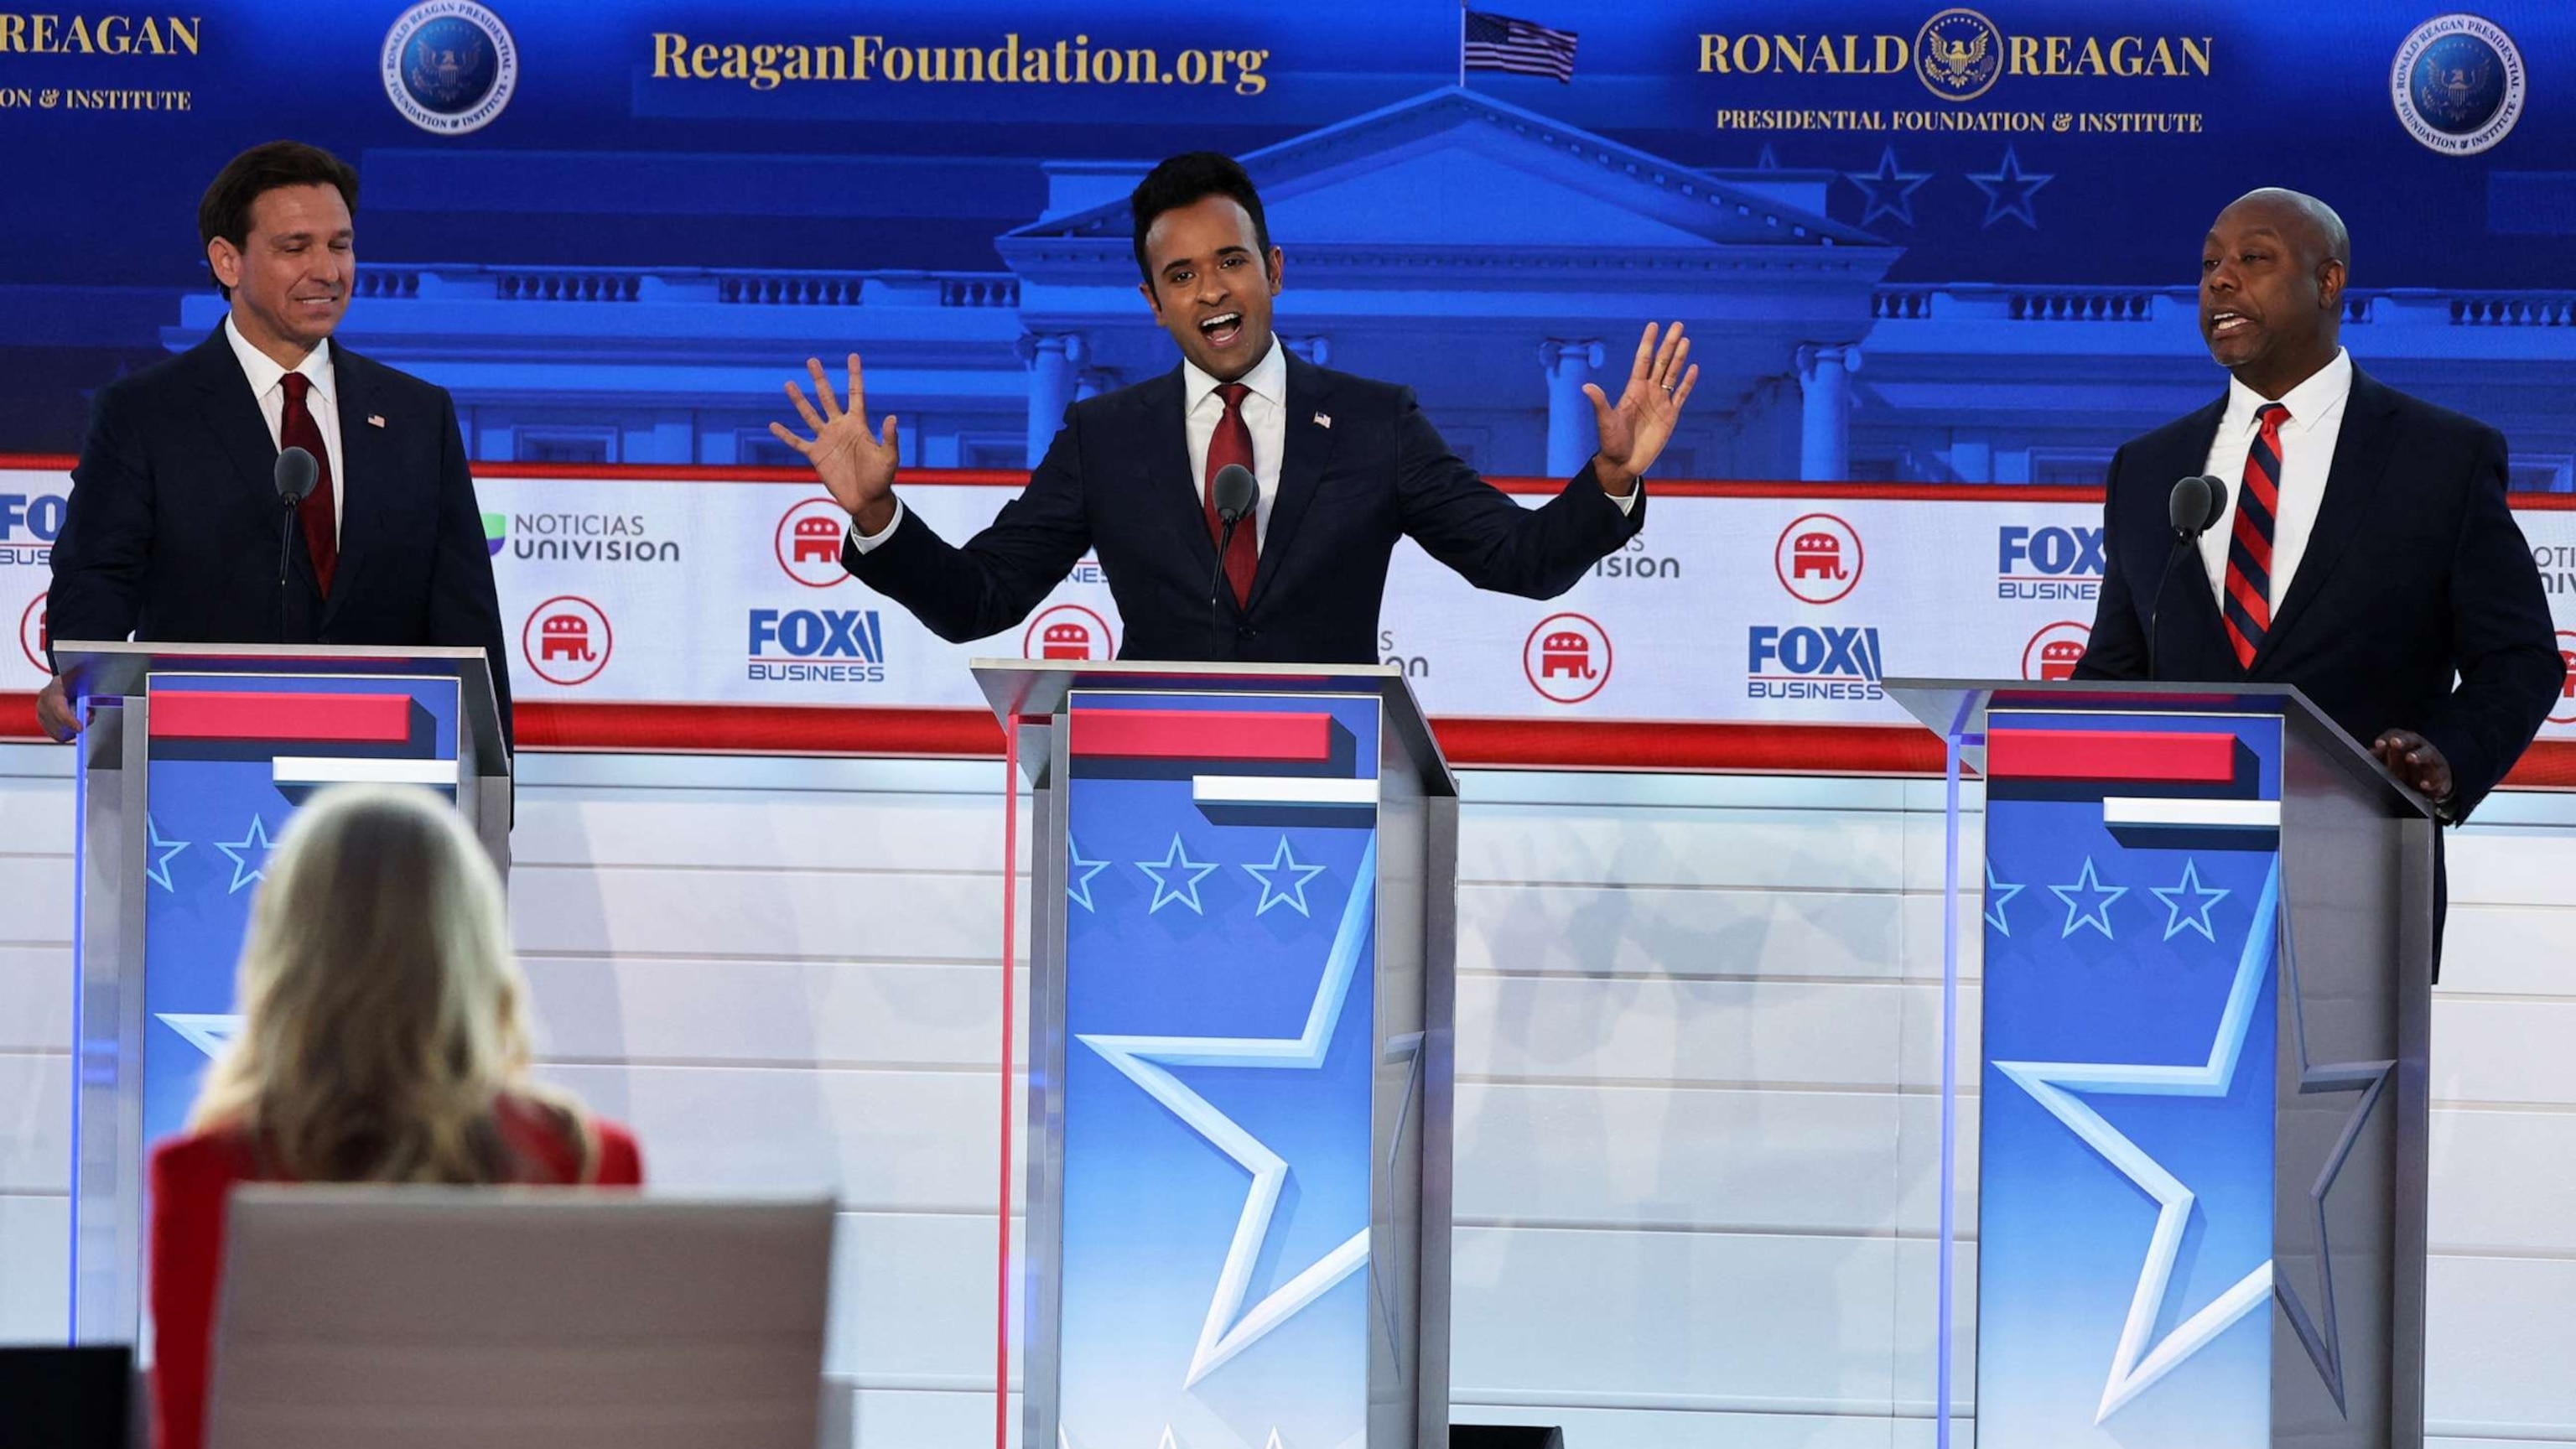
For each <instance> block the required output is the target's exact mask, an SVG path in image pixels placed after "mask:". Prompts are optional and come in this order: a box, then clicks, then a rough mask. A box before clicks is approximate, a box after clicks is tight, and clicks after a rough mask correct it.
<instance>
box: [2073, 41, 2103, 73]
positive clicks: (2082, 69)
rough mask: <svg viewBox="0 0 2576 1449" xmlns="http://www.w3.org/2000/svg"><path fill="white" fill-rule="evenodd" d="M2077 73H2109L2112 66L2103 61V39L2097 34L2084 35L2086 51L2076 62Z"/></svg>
mask: <svg viewBox="0 0 2576 1449" xmlns="http://www.w3.org/2000/svg"><path fill="white" fill-rule="evenodd" d="M2075 73H2076V74H2077V75H2109V74H2110V73H2111V67H2110V66H2109V65H2107V64H2105V63H2104V62H2103V59H2102V41H2101V39H2100V38H2099V37H2097V36H2091V35H2088V36H2086V37H2084V53H2083V54H2082V56H2080V57H2079V58H2078V59H2077V60H2076V62H2075Z"/></svg>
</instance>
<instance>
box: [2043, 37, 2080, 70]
mask: <svg viewBox="0 0 2576 1449" xmlns="http://www.w3.org/2000/svg"><path fill="white" fill-rule="evenodd" d="M2073 44H2074V42H2073V41H2072V40H2071V39H2070V38H2069V37H2067V36H2063V35H2052V36H2050V37H2048V69H2047V70H2046V71H2044V72H2042V74H2045V75H2064V74H2066V52H2067V51H2068V49H2070V48H2071V47H2072V46H2073Z"/></svg>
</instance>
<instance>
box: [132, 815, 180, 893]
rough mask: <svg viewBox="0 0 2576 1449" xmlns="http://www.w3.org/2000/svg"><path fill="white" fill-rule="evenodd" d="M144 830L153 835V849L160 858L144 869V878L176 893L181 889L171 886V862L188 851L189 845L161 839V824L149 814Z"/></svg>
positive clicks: (145, 817)
mask: <svg viewBox="0 0 2576 1449" xmlns="http://www.w3.org/2000/svg"><path fill="white" fill-rule="evenodd" d="M143 828H144V830H145V831H147V832H148V833H149V834H150V835H151V837H152V849H153V850H154V851H155V852H157V853H158V855H159V857H160V858H159V859H157V860H155V861H153V862H152V864H150V865H149V866H146V867H144V870H143V878H144V879H145V880H148V881H150V882H152V883H153V884H154V885H157V886H159V887H160V888H161V889H163V890H165V891H174V892H175V891H176V890H178V889H179V888H178V887H177V886H174V885H172V884H170V860H171V857H173V856H176V855H177V854H178V853H179V852H180V851H183V850H185V849H187V848H188V844H189V843H188V842H187V841H184V840H163V839H162V838H161V822H160V821H158V820H155V819H153V818H152V817H151V816H150V815H149V814H146V815H145V816H144V817H143Z"/></svg>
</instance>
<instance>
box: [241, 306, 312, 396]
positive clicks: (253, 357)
mask: <svg viewBox="0 0 2576 1449" xmlns="http://www.w3.org/2000/svg"><path fill="white" fill-rule="evenodd" d="M224 340H225V341H226V342H229V343H231V344H232V347H233V357H234V359H235V360H237V361H239V362H240V363H241V370H242V375H243V376H244V377H247V378H249V379H250V395H251V396H252V397H266V396H268V395H269V393H270V391H271V390H273V389H275V388H276V386H277V385H278V382H279V381H280V380H281V379H283V378H284V377H285V376H286V373H287V369H285V368H283V367H280V366H278V365H277V359H275V358H273V357H270V356H269V355H268V354H267V353H265V352H262V351H260V350H259V349H258V348H256V347H253V346H251V345H250V342H249V341H248V339H246V338H244V337H243V336H242V335H241V329H240V328H238V327H235V326H234V325H233V319H232V314H231V313H229V312H227V313H225V314H224ZM295 371H297V372H300V373H303V374H304V376H305V378H306V379H307V380H309V381H310V382H311V383H312V384H313V395H314V396H316V397H319V398H321V399H322V401H324V402H325V403H332V402H336V401H337V399H336V398H335V397H334V396H333V395H332V391H331V387H332V383H333V381H334V374H333V371H332V367H331V344H330V343H329V342H328V341H325V342H324V343H323V344H322V345H321V346H319V347H316V348H314V349H313V350H312V351H311V352H308V353H306V354H304V361H303V362H301V363H299V364H297V366H296V367H295ZM308 406H309V404H308Z"/></svg>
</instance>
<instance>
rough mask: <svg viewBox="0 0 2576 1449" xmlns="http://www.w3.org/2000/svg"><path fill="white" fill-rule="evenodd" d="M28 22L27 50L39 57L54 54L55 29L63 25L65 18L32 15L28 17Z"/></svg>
mask: <svg viewBox="0 0 2576 1449" xmlns="http://www.w3.org/2000/svg"><path fill="white" fill-rule="evenodd" d="M27 22H28V23H27V49H29V50H31V51H34V52H35V53H36V54H38V55H51V54H53V53H54V27H55V26H57V25H60V24H62V23H63V17H61V16H59V15H30V16H28V17H27Z"/></svg>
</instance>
